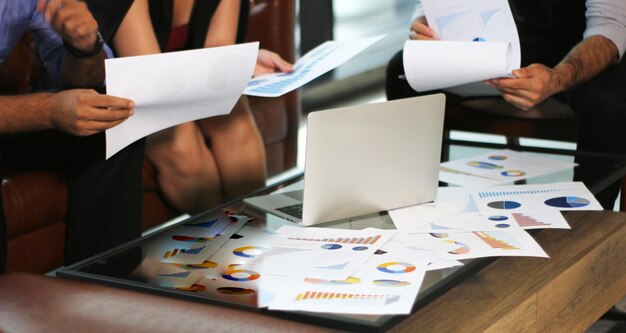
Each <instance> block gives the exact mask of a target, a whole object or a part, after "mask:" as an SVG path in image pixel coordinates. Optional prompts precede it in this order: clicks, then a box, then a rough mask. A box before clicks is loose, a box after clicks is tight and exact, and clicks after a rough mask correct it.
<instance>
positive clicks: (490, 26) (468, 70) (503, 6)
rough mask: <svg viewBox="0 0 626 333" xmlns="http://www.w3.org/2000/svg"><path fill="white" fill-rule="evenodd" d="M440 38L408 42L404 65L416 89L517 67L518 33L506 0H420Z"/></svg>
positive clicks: (471, 79) (492, 75)
mask: <svg viewBox="0 0 626 333" xmlns="http://www.w3.org/2000/svg"><path fill="white" fill-rule="evenodd" d="M422 3H423V6H424V10H425V13H426V18H427V20H428V22H429V24H430V27H431V28H432V29H433V30H434V31H435V33H436V34H435V38H436V39H439V41H425V40H409V41H407V42H406V43H405V44H404V59H403V60H404V69H405V73H406V77H407V80H408V82H409V84H410V85H411V87H412V88H413V89H414V90H416V91H428V90H434V89H442V88H449V87H453V86H458V85H461V84H466V83H470V82H476V81H483V80H487V79H492V78H498V77H511V72H512V71H513V70H514V69H517V68H519V66H520V62H521V52H520V46H519V37H518V36H517V30H516V28H515V22H514V20H513V15H512V13H511V9H510V8H509V6H508V3H507V2H506V1H505V0H489V1H478V0H452V1H445V2H443V1H433V0H424V1H422Z"/></svg>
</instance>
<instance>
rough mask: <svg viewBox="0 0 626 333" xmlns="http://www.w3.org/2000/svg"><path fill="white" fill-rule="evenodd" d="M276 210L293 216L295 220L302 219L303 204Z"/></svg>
mask: <svg viewBox="0 0 626 333" xmlns="http://www.w3.org/2000/svg"><path fill="white" fill-rule="evenodd" d="M276 210H277V211H279V212H281V213H285V214H287V215H290V216H293V217H295V218H298V219H302V204H301V203H299V204H295V205H291V206H285V207H278V208H276Z"/></svg>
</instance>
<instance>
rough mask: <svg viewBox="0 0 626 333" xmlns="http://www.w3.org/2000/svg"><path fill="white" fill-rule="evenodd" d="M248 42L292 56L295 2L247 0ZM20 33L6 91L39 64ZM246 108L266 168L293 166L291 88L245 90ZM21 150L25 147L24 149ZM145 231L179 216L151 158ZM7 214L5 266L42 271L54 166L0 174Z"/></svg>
mask: <svg viewBox="0 0 626 333" xmlns="http://www.w3.org/2000/svg"><path fill="white" fill-rule="evenodd" d="M249 1H250V21H249V24H248V33H247V40H248V41H260V44H261V47H262V48H265V49H269V50H272V51H275V52H277V53H279V54H280V55H281V56H282V57H283V58H285V59H287V60H289V61H292V62H293V61H294V60H295V29H294V27H295V1H294V0H249ZM32 50H33V47H32V40H29V39H28V37H25V38H24V40H23V42H22V43H21V44H20V45H19V47H18V48H17V49H16V52H15V53H14V55H12V57H11V59H7V60H5V62H4V63H2V64H0V89H1V91H2V92H3V93H5V94H15V93H24V92H28V91H30V89H31V88H32V85H33V82H35V81H36V79H37V78H38V72H39V71H40V70H41V65H40V64H39V62H38V61H37V58H36V57H35V56H33V54H32ZM249 99H250V104H251V107H252V112H253V114H254V117H255V119H256V121H257V124H258V126H259V129H260V131H261V134H262V136H263V139H264V142H265V148H266V151H267V166H268V174H269V175H275V174H276V173H278V172H280V171H283V170H286V169H288V168H291V167H293V166H295V164H296V149H297V131H298V125H299V115H300V103H299V96H298V93H297V92H293V93H290V94H287V95H284V96H281V97H279V98H255V97H251V98H249ZM25 153H26V152H25ZM143 181H144V200H143V204H144V206H143V212H144V216H143V227H144V230H145V229H148V228H151V227H155V226H158V225H159V224H162V223H163V222H165V221H167V220H169V219H171V218H173V217H175V216H177V215H179V212H176V211H175V210H173V209H172V207H170V206H169V205H168V204H167V203H166V202H165V201H164V200H163V197H162V195H161V193H160V191H159V188H158V184H157V181H156V172H155V169H154V167H153V165H152V164H151V163H150V162H149V161H148V160H147V159H146V160H145V163H144V172H143ZM2 195H3V200H4V211H5V216H6V219H7V229H8V230H7V234H8V251H7V252H8V253H7V267H6V270H7V271H29V272H36V273H44V272H47V271H50V270H53V269H55V268H58V267H60V266H62V264H63V248H64V240H65V224H64V221H65V217H66V209H67V187H66V184H65V181H64V179H63V178H62V176H61V175H60V174H58V173H54V172H18V173H12V174H6V175H4V179H3V180H2Z"/></svg>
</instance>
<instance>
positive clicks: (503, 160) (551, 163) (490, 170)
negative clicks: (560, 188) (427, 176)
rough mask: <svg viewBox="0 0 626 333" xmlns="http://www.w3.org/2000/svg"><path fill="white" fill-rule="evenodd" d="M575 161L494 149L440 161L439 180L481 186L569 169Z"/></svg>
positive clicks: (460, 184)
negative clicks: (471, 155)
mask: <svg viewBox="0 0 626 333" xmlns="http://www.w3.org/2000/svg"><path fill="white" fill-rule="evenodd" d="M574 166H576V163H574V162H571V161H564V160H556V159H554V158H548V157H545V156H543V155H540V154H535V153H526V152H518V151H514V150H508V149H504V150H497V151H491V152H489V153H486V154H481V155H477V156H473V157H469V158H462V159H457V160H454V161H448V162H444V163H441V165H440V168H439V180H440V181H442V182H446V183H449V184H455V185H459V186H464V187H471V188H483V187H490V186H496V185H502V184H506V183H512V182H514V181H517V180H522V179H528V178H533V177H538V176H542V175H546V174H549V173H553V172H557V171H560V170H567V169H571V168H573V167H574Z"/></svg>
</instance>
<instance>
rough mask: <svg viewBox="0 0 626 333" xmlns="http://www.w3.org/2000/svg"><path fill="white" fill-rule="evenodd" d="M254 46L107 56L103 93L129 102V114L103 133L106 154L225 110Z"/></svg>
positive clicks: (248, 72)
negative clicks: (132, 109)
mask: <svg viewBox="0 0 626 333" xmlns="http://www.w3.org/2000/svg"><path fill="white" fill-rule="evenodd" d="M258 50H259V43H258V42H255V43H246V44H238V45H230V46H223V47H215V48H207V49H198V50H191V51H180V52H170V53H164V54H154V55H146V56H137V57H126V58H117V59H107V60H106V61H105V67H106V80H107V94H109V95H113V96H119V97H125V98H129V99H132V100H133V101H135V114H134V115H133V116H132V117H130V118H129V119H128V120H126V121H125V122H123V123H121V124H119V125H117V126H115V127H113V128H111V129H108V130H107V131H106V158H107V159H108V158H109V157H111V156H113V155H115V154H116V153H117V152H119V151H120V150H122V149H123V148H124V147H126V146H128V145H129V144H131V143H133V142H135V141H137V140H138V139H140V138H143V137H145V136H147V135H149V134H152V133H154V132H157V131H160V130H162V129H165V128H168V127H172V126H174V125H178V124H182V123H185V122H188V121H193V120H197V119H202V118H207V117H213V116H217V115H224V114H228V113H230V111H231V109H232V108H233V106H234V105H235V103H236V102H237V100H238V99H239V97H240V96H241V93H242V92H243V90H244V88H245V87H246V85H247V83H248V81H249V80H250V78H251V77H252V72H253V70H254V65H255V63H256V59H257V54H258Z"/></svg>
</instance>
